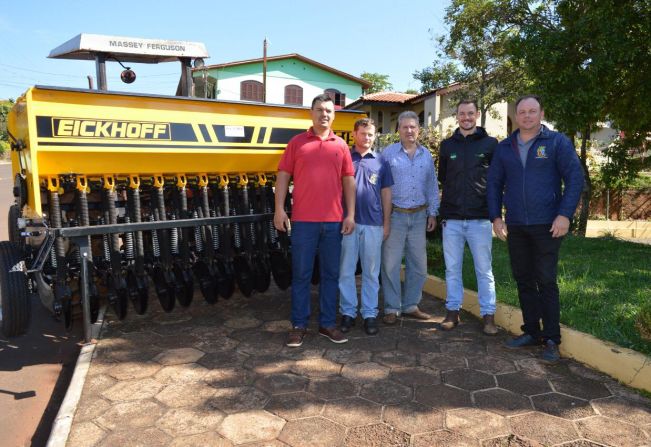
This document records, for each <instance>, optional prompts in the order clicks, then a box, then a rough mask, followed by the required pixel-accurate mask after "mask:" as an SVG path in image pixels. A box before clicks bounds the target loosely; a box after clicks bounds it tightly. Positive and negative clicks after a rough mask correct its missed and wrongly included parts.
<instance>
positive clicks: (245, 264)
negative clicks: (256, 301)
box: [234, 256, 254, 298]
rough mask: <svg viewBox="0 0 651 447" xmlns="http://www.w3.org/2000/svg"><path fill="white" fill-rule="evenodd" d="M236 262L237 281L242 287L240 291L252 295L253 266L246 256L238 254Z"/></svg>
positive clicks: (239, 286) (246, 295)
mask: <svg viewBox="0 0 651 447" xmlns="http://www.w3.org/2000/svg"><path fill="white" fill-rule="evenodd" d="M234 262H235V282H237V287H238V288H239V289H240V293H241V294H242V295H244V296H245V297H247V298H248V297H250V296H251V294H252V293H253V289H254V278H253V268H252V266H251V264H250V262H249V261H248V259H247V258H246V257H244V256H237V257H236V258H235V259H234Z"/></svg>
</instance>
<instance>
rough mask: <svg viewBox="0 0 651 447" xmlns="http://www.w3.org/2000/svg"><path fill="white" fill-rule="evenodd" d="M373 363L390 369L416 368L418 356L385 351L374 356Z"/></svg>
mask: <svg viewBox="0 0 651 447" xmlns="http://www.w3.org/2000/svg"><path fill="white" fill-rule="evenodd" d="M373 361H374V362H376V363H379V364H381V365H384V366H388V367H389V368H398V367H402V366H416V354H410V353H408V352H402V351H384V352H377V353H375V354H374V355H373Z"/></svg>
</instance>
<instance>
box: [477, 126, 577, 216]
mask: <svg viewBox="0 0 651 447" xmlns="http://www.w3.org/2000/svg"><path fill="white" fill-rule="evenodd" d="M518 133H519V130H516V131H515V132H514V133H513V134H511V136H509V137H507V138H506V139H505V140H502V141H501V142H500V143H499V144H498V145H497V147H496V148H495V153H494V154H493V161H492V162H491V165H490V168H489V169H488V192H487V194H488V214H489V218H490V220H491V222H492V221H493V220H495V219H496V218H497V217H502V204H504V206H505V207H506V224H507V225H542V224H551V223H552V222H553V221H554V219H555V218H556V217H557V216H558V215H561V216H565V217H567V218H568V219H572V216H573V215H574V211H575V210H576V206H577V204H578V203H579V198H580V196H581V191H582V189H583V168H582V167H581V164H580V163H579V158H578V157H577V155H576V151H575V149H574V146H573V145H572V142H571V141H570V139H569V138H567V137H566V136H565V135H563V134H561V133H559V132H554V131H552V130H549V129H548V128H547V127H545V126H542V129H541V132H540V134H539V135H538V136H537V137H535V141H534V142H533V144H532V145H531V147H530V148H529V152H528V154H527V162H526V164H525V166H526V167H523V166H522V161H521V160H520V154H519V152H518V140H517V136H518ZM561 181H562V183H563V186H564V188H563V190H561Z"/></svg>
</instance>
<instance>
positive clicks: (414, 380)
mask: <svg viewBox="0 0 651 447" xmlns="http://www.w3.org/2000/svg"><path fill="white" fill-rule="evenodd" d="M389 378H390V379H391V380H395V381H396V382H398V383H402V384H403V385H408V386H413V385H416V386H420V385H438V384H439V383H441V373H440V371H438V370H436V369H432V368H427V367H426V366H415V367H406V368H393V369H392V370H391V373H390V374H389Z"/></svg>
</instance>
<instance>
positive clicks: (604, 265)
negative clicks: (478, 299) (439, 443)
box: [428, 236, 651, 355]
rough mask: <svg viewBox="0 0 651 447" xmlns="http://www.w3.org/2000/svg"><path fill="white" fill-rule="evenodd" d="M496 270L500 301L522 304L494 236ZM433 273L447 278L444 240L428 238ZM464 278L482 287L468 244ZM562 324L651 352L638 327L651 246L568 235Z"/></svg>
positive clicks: (650, 278) (648, 285) (650, 295)
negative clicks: (637, 319)
mask: <svg viewBox="0 0 651 447" xmlns="http://www.w3.org/2000/svg"><path fill="white" fill-rule="evenodd" d="M493 241H494V242H493V274H494V275H495V287H496V291H497V300H498V301H500V302H503V303H507V304H511V305H513V306H516V307H519V303H518V294H517V287H516V284H515V281H514V280H513V277H512V275H511V267H510V263H509V255H508V250H507V247H506V243H505V242H502V241H500V240H498V239H494V240H493ZM428 258H429V260H428V265H429V272H430V273H431V274H433V275H436V276H439V277H441V278H445V266H444V263H443V259H442V258H443V256H442V249H441V243H440V240H438V241H437V240H432V241H430V242H428ZM463 282H464V286H465V287H466V288H467V289H472V290H477V281H476V279H475V273H474V269H473V265H472V258H471V256H470V251H469V250H468V248H467V247H466V253H465V257H464V266H463ZM558 285H559V289H560V296H561V323H563V324H565V325H567V326H569V327H572V328H574V329H578V330H580V331H583V332H587V333H588V334H592V335H594V336H596V337H598V338H600V339H602V340H609V341H612V342H614V343H617V344H618V345H620V346H623V347H626V348H630V349H634V350H636V351H638V352H642V353H644V354H646V355H651V342H648V341H645V340H643V339H642V338H641V336H640V334H639V333H638V331H637V330H636V328H635V319H636V317H637V313H638V311H639V309H640V307H641V306H642V304H643V303H645V302H649V300H651V246H649V245H642V244H635V243H633V242H626V241H622V240H618V239H614V238H581V237H573V236H569V237H567V238H566V239H565V240H564V241H563V244H562V246H561V252H560V261H559V266H558Z"/></svg>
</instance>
